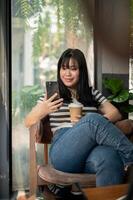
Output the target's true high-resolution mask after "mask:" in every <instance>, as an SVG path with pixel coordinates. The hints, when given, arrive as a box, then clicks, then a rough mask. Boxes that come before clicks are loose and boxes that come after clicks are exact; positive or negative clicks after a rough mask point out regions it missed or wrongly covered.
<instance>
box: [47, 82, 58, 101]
mask: <svg viewBox="0 0 133 200" xmlns="http://www.w3.org/2000/svg"><path fill="white" fill-rule="evenodd" d="M46 91H47V98H48V99H49V98H50V97H51V96H52V95H53V94H55V93H57V94H58V95H57V96H56V97H55V99H54V100H57V99H59V98H60V94H59V87H58V83H57V81H46Z"/></svg>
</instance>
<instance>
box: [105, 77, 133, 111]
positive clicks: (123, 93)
mask: <svg viewBox="0 0 133 200" xmlns="http://www.w3.org/2000/svg"><path fill="white" fill-rule="evenodd" d="M103 86H104V87H105V89H107V91H108V92H109V96H108V97H107V98H108V100H109V101H110V102H111V103H112V104H113V105H115V106H116V107H117V108H118V109H119V110H120V111H121V112H122V113H131V112H133V105H132V104H130V100H133V93H131V91H130V90H129V89H126V88H125V87H124V82H123V81H122V80H120V79H118V78H105V79H104V80H103Z"/></svg>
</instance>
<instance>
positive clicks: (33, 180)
mask: <svg viewBox="0 0 133 200" xmlns="http://www.w3.org/2000/svg"><path fill="white" fill-rule="evenodd" d="M35 131H36V130H35V129H33V130H31V132H30V147H29V148H30V155H29V163H30V166H29V188H30V192H29V194H30V196H32V195H35V194H36V188H37V165H36V149H35V133H36V132H35Z"/></svg>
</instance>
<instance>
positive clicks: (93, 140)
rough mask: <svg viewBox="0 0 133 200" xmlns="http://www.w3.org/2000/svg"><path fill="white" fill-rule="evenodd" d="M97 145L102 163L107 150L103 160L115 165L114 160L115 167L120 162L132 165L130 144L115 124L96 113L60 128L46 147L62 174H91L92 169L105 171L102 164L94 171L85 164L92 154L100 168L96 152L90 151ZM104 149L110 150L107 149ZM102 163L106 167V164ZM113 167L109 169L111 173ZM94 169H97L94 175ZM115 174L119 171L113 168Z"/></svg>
mask: <svg viewBox="0 0 133 200" xmlns="http://www.w3.org/2000/svg"><path fill="white" fill-rule="evenodd" d="M100 146H103V149H101V153H102V152H103V155H104V156H103V160H105V157H107V154H108V151H110V153H109V156H108V157H107V159H109V158H110V160H111V162H112V159H113V160H114V162H113V163H114V165H116V160H117V159H118V160H119V165H121V160H122V162H123V164H124V165H127V164H131V163H133V144H132V143H131V142H130V141H129V140H128V139H127V137H126V136H125V135H124V134H123V133H122V132H121V131H120V130H119V129H118V128H117V127H116V126H115V125H113V124H112V123H111V122H110V121H109V120H107V119H105V118H104V117H103V116H102V115H100V114H98V113H89V114H87V115H86V116H84V117H83V118H82V119H81V120H80V121H79V122H78V123H77V124H75V125H74V126H73V127H72V128H63V129H60V130H58V131H57V132H56V134H55V137H54V138H53V142H52V145H51V148H50V158H51V163H52V164H53V165H54V167H55V168H56V169H58V170H61V171H65V172H75V173H76V172H84V171H88V170H89V171H88V172H92V173H93V170H94V172H96V173H98V174H99V173H100V171H101V172H102V171H103V169H105V168H106V167H105V166H106V165H105V166H104V164H103V165H101V167H102V169H99V170H98V168H97V169H96V168H94V169H93V170H92V167H90V169H89V167H87V166H89V164H87V163H88V159H89V158H90V156H91V155H93V154H95V160H96V157H97V166H98V165H99V166H100V164H99V162H101V161H100V160H99V154H98V151H94V150H95V149H96V148H98V147H99V148H100ZM107 147H110V148H108V150H107ZM105 149H106V151H107V152H106V151H105ZM114 150H115V151H114ZM116 151H117V152H116ZM105 152H106V153H105ZM111 152H112V153H111ZM115 154H117V156H116V155H115ZM110 155H112V157H114V158H112V157H111V156H110ZM91 157H92V156H91ZM116 157H117V159H116ZM93 162H94V161H93ZM95 162H96V161H95ZM95 162H94V163H95ZM104 163H105V164H108V163H107V162H104ZM108 165H109V164H108ZM111 167H112V165H111ZM114 168H115V167H114ZM114 168H113V170H115V169H114ZM116 168H117V167H116ZM120 168H121V167H120ZM95 170H98V172H97V171H95ZM117 171H119V170H118V169H117ZM120 173H122V172H120ZM115 174H116V173H115ZM111 176H112V175H111ZM111 178H112V177H110V179H111ZM98 180H99V178H98V179H97V182H99V181H98ZM100 182H101V181H100ZM97 184H99V183H97ZM100 184H101V183H100Z"/></svg>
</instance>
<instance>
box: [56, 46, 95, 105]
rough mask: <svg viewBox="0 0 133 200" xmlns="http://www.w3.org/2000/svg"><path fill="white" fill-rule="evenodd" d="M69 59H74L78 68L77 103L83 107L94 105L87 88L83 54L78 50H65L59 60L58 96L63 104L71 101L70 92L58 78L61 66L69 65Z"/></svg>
mask: <svg viewBox="0 0 133 200" xmlns="http://www.w3.org/2000/svg"><path fill="white" fill-rule="evenodd" d="M70 58H73V59H75V60H76V61H77V63H78V66H79V81H78V84H77V96H78V97H79V98H78V101H79V102H81V103H82V104H83V105H84V106H93V105H95V101H94V100H93V97H92V92H91V87H90V86H89V80H88V72H87V63H86V59H85V56H84V54H83V52H82V51H80V50H79V49H67V50H65V51H64V52H63V53H62V55H61V57H60V58H59V61H58V73H57V80H58V84H59V91H60V96H61V97H62V98H63V99H64V102H71V101H72V97H71V92H70V90H69V89H68V88H67V87H66V86H65V85H64V83H63V82H62V80H61V78H60V69H61V66H63V65H64V64H66V63H68V64H69V60H70Z"/></svg>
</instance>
